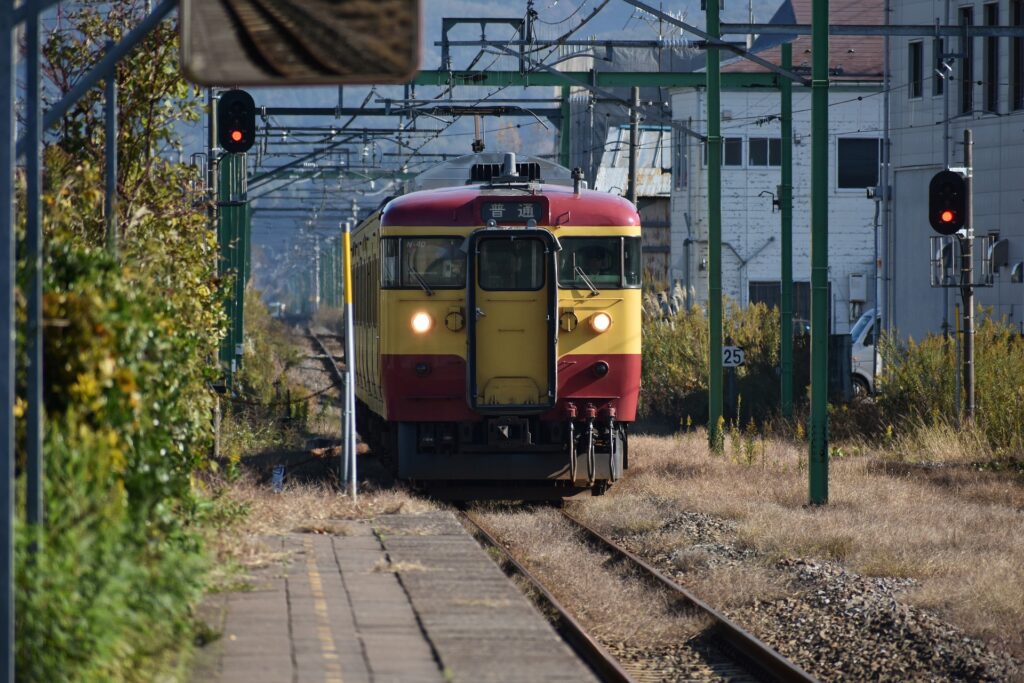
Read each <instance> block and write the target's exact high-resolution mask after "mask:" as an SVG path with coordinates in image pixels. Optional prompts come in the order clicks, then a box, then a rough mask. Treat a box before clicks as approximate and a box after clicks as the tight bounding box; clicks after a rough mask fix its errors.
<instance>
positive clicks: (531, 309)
mask: <svg viewBox="0 0 1024 683" xmlns="http://www.w3.org/2000/svg"><path fill="white" fill-rule="evenodd" d="M557 249H558V241H557V240H556V239H555V238H554V236H553V235H552V234H551V233H550V232H548V231H547V230H544V229H542V228H530V229H522V230H517V229H516V230H513V229H495V228H485V229H482V230H478V231H476V232H475V233H473V235H472V236H470V240H469V263H470V272H469V283H470V284H469V293H468V297H467V299H468V303H469V306H468V310H467V314H468V319H469V359H468V360H469V362H468V367H467V370H468V377H467V393H468V399H469V404H470V406H471V407H472V408H474V409H475V410H479V411H481V412H490V413H496V414H509V413H517V414H523V413H539V412H542V411H544V410H547V409H549V408H551V407H552V406H554V404H555V398H556V396H555V393H556V387H557V377H556V375H555V373H556V369H555V368H556V362H555V361H556V358H555V356H556V352H557V329H556V327H555V326H556V324H557V315H556V313H557V303H558V291H557V280H556V270H555V253H556V251H557Z"/></svg>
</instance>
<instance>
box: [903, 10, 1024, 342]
mask: <svg viewBox="0 0 1024 683" xmlns="http://www.w3.org/2000/svg"><path fill="white" fill-rule="evenodd" d="M893 7H894V10H895V12H894V14H893V17H892V21H893V23H895V24H934V23H935V22H936V21H939V22H941V23H950V24H973V25H976V26H980V25H1002V26H1017V27H1024V0H998V1H995V2H957V3H955V4H954V3H948V2H945V1H943V2H939V1H938V0H902V1H901V2H896V3H894V4H893ZM947 7H948V10H947ZM947 11H948V22H947V14H946V13H947ZM961 42H962V41H961V40H960V39H959V38H949V39H946V47H945V49H944V50H942V49H939V46H938V44H937V43H936V41H934V40H933V38H931V37H923V38H893V39H892V40H891V44H890V64H891V69H892V91H891V92H892V95H891V111H892V115H891V126H892V133H891V135H890V139H891V142H892V152H891V154H892V168H893V174H892V175H893V178H892V193H893V204H892V230H891V231H890V234H891V237H890V240H889V247H890V254H889V264H890V266H891V270H890V272H889V277H890V278H891V280H890V283H891V286H890V288H889V295H888V297H887V304H888V306H887V308H888V311H889V314H890V316H891V323H892V324H893V325H894V326H895V328H896V329H897V330H898V331H899V332H900V333H901V334H902V335H904V336H912V337H915V338H920V337H921V336H923V335H924V334H926V333H928V332H938V331H940V330H941V329H942V328H943V324H944V323H946V324H948V325H949V326H950V327H952V326H953V325H954V320H953V318H954V310H953V306H954V304H956V303H959V301H960V296H959V292H958V291H956V290H942V289H932V288H931V287H930V286H929V273H928V261H929V255H930V247H929V237H930V236H931V235H933V234H935V233H934V232H933V231H932V230H931V227H930V226H929V224H928V217H927V205H928V181H929V180H930V179H931V177H932V176H933V175H934V174H935V173H936V172H937V171H939V170H942V169H943V168H945V166H946V163H947V159H948V163H949V165H950V166H962V165H963V144H962V140H963V131H964V129H965V128H970V129H971V131H972V133H973V136H974V173H973V178H974V181H973V182H974V193H975V194H974V219H975V220H974V225H975V233H976V234H977V235H978V236H987V235H990V234H993V233H994V234H995V235H996V236H998V239H999V240H1006V242H1005V243H1004V244H1002V245H1001V248H1000V249H999V250H998V251H999V252H1001V253H1002V254H1005V255H1006V258H1005V259H1000V260H999V262H997V263H996V264H994V273H993V278H992V279H993V285H994V286H993V287H991V288H987V289H979V290H978V291H977V299H976V300H977V303H978V305H980V306H983V307H986V308H988V307H991V309H992V311H993V313H994V314H995V315H996V316H999V317H1005V319H1007V320H1008V321H1010V322H1011V323H1013V324H1014V325H1017V326H1018V327H1020V328H1021V329H1022V331H1024V325H1022V321H1024V285H1022V284H1019V283H1016V282H1012V281H1011V280H1012V279H1013V277H1012V273H1013V272H1014V269H1015V268H1016V269H1017V270H1018V272H1020V270H1021V269H1024V265H1020V264H1021V262H1022V261H1024V38H1008V37H1004V38H971V39H970V41H969V42H970V44H969V45H961ZM940 51H943V52H945V53H946V54H947V59H946V61H947V63H948V65H949V68H948V69H945V70H944V71H946V73H947V78H946V79H941V78H938V77H937V76H936V69H935V66H936V65H938V61H939V59H940V55H938V54H937V53H938V52H940ZM947 106H948V111H949V117H948V118H947V117H946V115H945V112H946V107H947ZM946 154H948V158H947V157H946V156H945V155H946ZM976 253H978V252H977V251H976ZM979 267H980V262H979V261H978V260H976V261H975V270H976V271H978V270H979Z"/></svg>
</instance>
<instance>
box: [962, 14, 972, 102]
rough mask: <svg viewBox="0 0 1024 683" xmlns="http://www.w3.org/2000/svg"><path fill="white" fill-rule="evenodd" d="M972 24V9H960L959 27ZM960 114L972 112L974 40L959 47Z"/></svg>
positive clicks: (969, 40) (970, 39)
mask: <svg viewBox="0 0 1024 683" xmlns="http://www.w3.org/2000/svg"><path fill="white" fill-rule="evenodd" d="M973 24H974V8H973V7H961V8H960V25H961V26H972V25H973ZM960 52H961V53H962V55H961V57H960V74H959V78H960V113H961V114H968V113H970V112H972V111H974V39H973V38H969V39H968V40H967V44H966V45H962V46H961V47H960Z"/></svg>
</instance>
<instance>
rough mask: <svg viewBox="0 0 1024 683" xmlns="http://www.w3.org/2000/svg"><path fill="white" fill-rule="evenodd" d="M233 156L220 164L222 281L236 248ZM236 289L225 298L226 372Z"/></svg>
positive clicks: (223, 344) (231, 354) (223, 353)
mask: <svg viewBox="0 0 1024 683" xmlns="http://www.w3.org/2000/svg"><path fill="white" fill-rule="evenodd" d="M230 158H231V155H230V154H225V155H223V156H222V157H221V158H220V163H219V164H218V167H219V170H220V179H219V182H218V183H217V245H218V247H219V249H220V258H219V259H218V261H217V274H218V275H219V276H220V278H221V281H222V282H223V281H225V280H226V279H228V278H230V277H231V266H232V261H233V258H234V253H233V252H234V246H233V240H232V233H233V232H234V231H233V229H232V226H231V211H230V203H231V183H230V179H231V160H230ZM234 302H235V297H234V288H232V289H231V290H230V292H228V293H227V296H225V298H224V315H225V317H226V318H227V320H228V329H227V330H226V334H225V335H224V338H223V339H222V340H221V343H220V353H219V357H220V362H221V364H222V365H223V366H224V368H225V370H226V371H228V372H230V370H231V361H232V359H233V358H234V350H233V349H232V348H231V342H232V332H231V321H232V320H234Z"/></svg>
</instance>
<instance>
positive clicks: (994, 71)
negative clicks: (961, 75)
mask: <svg viewBox="0 0 1024 683" xmlns="http://www.w3.org/2000/svg"><path fill="white" fill-rule="evenodd" d="M985 25H986V26H998V25H999V4H998V3H995V2H992V3H989V4H987V5H985ZM985 111H992V112H998V111H999V38H997V37H995V36H992V37H989V38H985Z"/></svg>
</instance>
